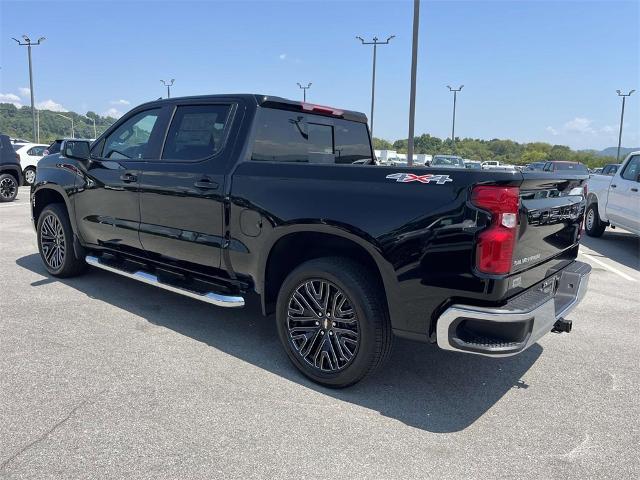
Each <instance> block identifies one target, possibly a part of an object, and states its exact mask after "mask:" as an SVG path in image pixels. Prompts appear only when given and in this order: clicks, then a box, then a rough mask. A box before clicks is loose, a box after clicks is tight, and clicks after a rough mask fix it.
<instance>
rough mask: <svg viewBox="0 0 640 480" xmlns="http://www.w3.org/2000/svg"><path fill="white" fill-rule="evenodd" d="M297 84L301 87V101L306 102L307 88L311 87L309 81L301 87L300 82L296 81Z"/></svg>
mask: <svg viewBox="0 0 640 480" xmlns="http://www.w3.org/2000/svg"><path fill="white" fill-rule="evenodd" d="M298 86H299V87H300V88H301V89H302V101H303V102H305V103H306V102H307V90H308V89H310V88H311V82H309V85H307V86H306V87H303V86H302V85H300V83H298Z"/></svg>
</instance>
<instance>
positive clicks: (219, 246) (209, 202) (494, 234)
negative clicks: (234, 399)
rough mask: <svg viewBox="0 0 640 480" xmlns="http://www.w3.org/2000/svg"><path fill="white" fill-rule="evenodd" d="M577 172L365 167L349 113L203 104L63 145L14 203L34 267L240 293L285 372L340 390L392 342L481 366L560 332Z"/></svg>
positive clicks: (584, 274)
mask: <svg viewBox="0 0 640 480" xmlns="http://www.w3.org/2000/svg"><path fill="white" fill-rule="evenodd" d="M586 180H587V176H580V175H572V174H571V173H570V172H566V174H564V172H563V175H556V174H549V173H546V172H531V173H520V172H498V171H495V172H494V171H491V170H486V171H483V170H466V169H448V168H424V167H419V168H407V167H397V166H394V167H385V166H380V165H376V164H375V158H374V154H373V150H372V146H371V139H370V136H369V131H368V128H367V119H366V117H365V115H363V114H361V113H357V112H352V111H347V110H340V109H336V108H331V107H324V106H318V105H312V104H307V103H300V102H294V101H290V100H285V99H282V98H278V97H271V96H262V95H248V94H243V95H213V96H202V97H188V98H172V99H169V100H159V101H155V102H151V103H147V104H144V105H141V106H139V107H137V108H135V109H133V110H132V111H131V112H129V113H128V114H126V115H125V116H124V117H122V118H121V119H120V120H119V121H118V122H117V123H116V124H115V125H113V126H112V127H111V128H110V129H109V130H108V131H106V132H105V133H104V134H103V135H102V136H100V137H99V138H98V139H97V140H96V141H94V142H93V143H92V144H89V143H87V142H82V141H78V142H71V141H70V142H67V144H66V146H65V149H64V151H63V152H61V153H60V154H57V155H50V156H48V157H45V158H44V159H43V160H41V161H40V163H39V164H38V172H37V177H36V181H35V183H34V185H33V186H32V190H31V201H32V202H31V203H32V217H33V222H34V225H35V227H36V231H37V235H38V246H39V249H40V254H41V256H42V260H43V262H44V265H45V267H46V268H47V270H48V271H49V272H50V273H51V274H52V275H54V276H60V277H64V276H71V275H76V274H79V273H81V272H82V271H83V270H84V269H85V267H86V265H87V264H89V265H92V266H94V267H98V268H101V269H105V270H109V271H111V272H114V273H117V274H120V275H124V276H126V277H130V278H133V279H135V280H139V281H141V282H145V283H148V284H151V285H155V286H157V287H160V288H164V289H166V290H169V291H172V292H176V293H180V294H183V295H187V296H189V297H192V298H196V299H199V300H202V301H205V302H209V303H212V304H214V305H218V306H221V307H242V306H243V305H244V302H245V300H244V299H245V297H246V296H247V295H248V294H251V293H252V292H255V293H257V294H258V295H259V296H260V298H261V302H262V310H263V313H264V314H265V315H268V314H271V313H275V319H276V323H277V329H278V333H279V336H280V339H281V340H282V344H283V346H284V348H285V351H286V352H287V355H288V356H289V358H290V359H291V361H292V362H293V364H294V365H295V366H296V367H297V368H299V369H300V370H301V371H302V373H304V374H305V375H307V376H308V377H310V378H311V379H313V380H314V381H316V382H319V383H321V384H324V385H328V386H333V387H344V386H347V385H351V384H353V383H355V382H357V381H359V380H361V379H362V378H364V377H365V376H367V375H368V374H369V373H371V372H373V371H374V370H375V369H376V368H378V367H379V366H380V365H382V364H383V363H384V360H385V359H386V358H387V357H388V355H389V351H390V348H391V344H392V339H393V336H394V335H397V336H400V337H405V338H410V339H415V340H421V341H424V342H431V343H435V344H437V346H438V347H439V348H441V349H445V350H454V351H458V352H467V353H474V354H481V355H486V356H493V357H501V356H507V355H513V354H517V353H519V352H522V351H523V350H525V349H526V348H527V347H529V346H530V345H532V344H533V343H535V342H536V341H537V340H538V339H539V338H540V337H542V336H543V335H544V334H546V333H547V332H549V331H552V330H556V331H569V330H570V327H571V322H570V320H566V319H565V318H564V316H565V315H566V314H567V313H568V312H569V311H570V310H571V309H572V308H573V307H575V306H576V305H577V304H578V302H580V300H581V299H582V297H583V296H584V294H585V291H586V288H587V281H588V277H589V273H590V267H589V266H588V265H587V264H584V263H581V262H577V261H576V260H575V259H576V256H577V253H578V246H579V240H580V236H581V232H582V224H583V217H584V210H585V195H584V194H585V191H584V185H585V181H586Z"/></svg>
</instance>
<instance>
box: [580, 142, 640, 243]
mask: <svg viewBox="0 0 640 480" xmlns="http://www.w3.org/2000/svg"><path fill="white" fill-rule="evenodd" d="M587 186H588V196H587V213H586V218H585V230H586V232H587V235H589V236H591V237H600V236H601V235H602V234H603V233H604V230H605V228H607V226H612V227H620V228H623V229H625V230H628V231H629V232H631V233H633V234H635V235H640V151H637V152H631V153H630V154H629V155H628V156H627V158H626V159H625V160H624V162H623V163H622V166H621V167H620V168H619V169H618V171H617V172H616V173H615V175H613V176H609V175H592V176H591V178H589V181H588V184H587Z"/></svg>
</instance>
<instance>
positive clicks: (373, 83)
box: [356, 35, 396, 138]
mask: <svg viewBox="0 0 640 480" xmlns="http://www.w3.org/2000/svg"><path fill="white" fill-rule="evenodd" d="M393 38H396V36H395V35H391V36H389V37H387V39H386V40H385V41H384V42H381V41H380V40H379V39H378V37H373V40H372V41H370V42H366V41H365V40H364V38H362V37H360V36H356V39H358V40H360V42H362V45H373V70H372V74H371V118H369V130H370V131H371V138H373V107H374V104H375V97H376V54H377V51H378V45H388V44H389V42H390V41H391V39H393Z"/></svg>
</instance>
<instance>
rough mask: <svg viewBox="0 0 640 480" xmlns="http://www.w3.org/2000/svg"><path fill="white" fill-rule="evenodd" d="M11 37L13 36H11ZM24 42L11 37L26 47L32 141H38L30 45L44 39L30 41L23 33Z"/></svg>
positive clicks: (37, 43)
mask: <svg viewBox="0 0 640 480" xmlns="http://www.w3.org/2000/svg"><path fill="white" fill-rule="evenodd" d="M12 38H13V37H12ZM22 38H24V42H21V41H20V40H18V39H17V38H13V40H15V41H16V43H17V44H18V45H20V46H23V47H27V55H28V56H29V89H30V90H31V91H30V93H31V118H32V119H33V141H34V142H37V141H38V127H37V126H36V108H35V105H34V102H33V67H32V66H31V47H32V46H34V47H35V46H36V45H40V43H42V42H44V41H45V38H44V37H40V38H39V39H38V41H37V42H35V43H34V42H32V41H31V39H30V38H29V37H27V36H26V35H23V36H22Z"/></svg>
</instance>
